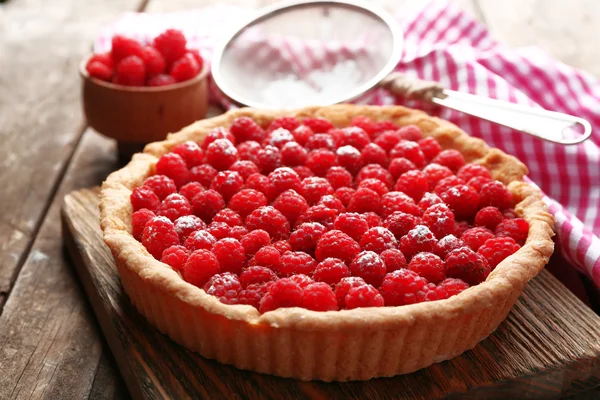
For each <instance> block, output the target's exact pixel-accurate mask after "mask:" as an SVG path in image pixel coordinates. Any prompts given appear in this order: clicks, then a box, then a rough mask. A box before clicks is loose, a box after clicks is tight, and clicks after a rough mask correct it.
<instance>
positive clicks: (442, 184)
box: [434, 175, 465, 196]
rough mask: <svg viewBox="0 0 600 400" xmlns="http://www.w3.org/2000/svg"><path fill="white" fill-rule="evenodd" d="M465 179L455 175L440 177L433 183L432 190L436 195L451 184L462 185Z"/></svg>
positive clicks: (451, 185)
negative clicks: (440, 178) (439, 179)
mask: <svg viewBox="0 0 600 400" xmlns="http://www.w3.org/2000/svg"><path fill="white" fill-rule="evenodd" d="M464 184H465V181H463V180H462V179H460V178H459V177H457V176H454V175H453V176H449V177H447V178H444V179H442V180H441V181H439V182H438V183H437V185H435V188H434V192H435V194H437V195H438V196H440V195H441V194H442V193H444V192H445V191H446V190H448V189H450V188H451V187H453V186H458V185H464Z"/></svg>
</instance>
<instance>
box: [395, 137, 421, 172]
mask: <svg viewBox="0 0 600 400" xmlns="http://www.w3.org/2000/svg"><path fill="white" fill-rule="evenodd" d="M399 157H403V158H406V159H407V160H410V161H411V162H412V163H413V164H415V165H416V166H417V168H422V167H424V166H425V155H424V154H423V152H422V151H421V148H420V147H419V145H418V144H417V143H415V142H411V141H408V140H401V141H400V142H398V144H397V145H396V146H394V148H393V149H392V150H390V158H391V159H394V158H399Z"/></svg>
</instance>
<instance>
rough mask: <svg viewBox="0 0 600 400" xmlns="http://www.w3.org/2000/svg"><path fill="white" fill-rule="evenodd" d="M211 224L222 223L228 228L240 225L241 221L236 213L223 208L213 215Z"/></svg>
mask: <svg viewBox="0 0 600 400" xmlns="http://www.w3.org/2000/svg"><path fill="white" fill-rule="evenodd" d="M212 222H224V223H226V224H227V225H229V226H236V225H241V224H242V222H243V221H242V217H241V216H240V215H239V214H238V213H236V212H235V211H233V210H231V209H229V208H224V209H222V210H221V211H219V212H218V213H216V214H215V216H214V217H213V219H212Z"/></svg>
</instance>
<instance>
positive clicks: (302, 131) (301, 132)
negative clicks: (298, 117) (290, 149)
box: [292, 125, 314, 146]
mask: <svg viewBox="0 0 600 400" xmlns="http://www.w3.org/2000/svg"><path fill="white" fill-rule="evenodd" d="M292 135H293V136H294V139H295V140H296V142H298V144H299V145H300V146H304V145H305V144H306V142H307V141H308V138H310V137H311V136H312V135H314V132H313V131H312V129H310V128H309V127H308V126H306V125H300V126H299V127H297V128H296V129H294V130H293V131H292Z"/></svg>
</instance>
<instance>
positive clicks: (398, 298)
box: [379, 269, 429, 307]
mask: <svg viewBox="0 0 600 400" xmlns="http://www.w3.org/2000/svg"><path fill="white" fill-rule="evenodd" d="M428 290H429V288H428V286H427V280H426V279H425V278H422V277H420V276H419V275H418V274H417V273H416V272H414V271H411V270H409V269H399V270H397V271H394V272H390V273H388V274H386V275H385V278H384V279H383V282H382V283H381V287H380V288H379V293H380V294H381V295H382V296H383V299H384V300H385V305H386V306H388V307H389V306H403V305H406V304H414V303H418V302H419V301H422V299H423V298H424V297H425V294H426V293H425V292H426V291H428Z"/></svg>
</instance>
